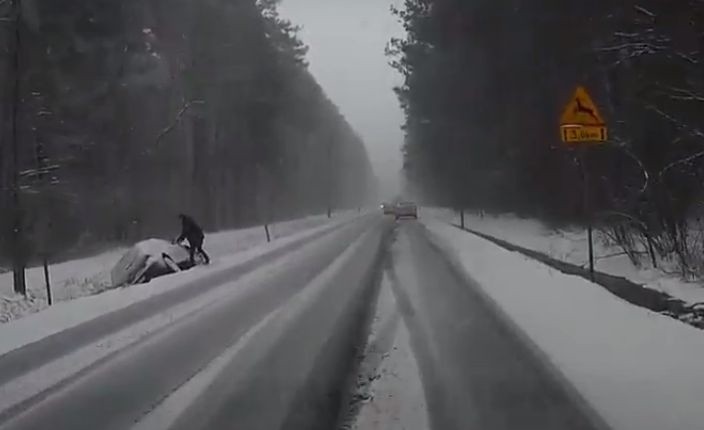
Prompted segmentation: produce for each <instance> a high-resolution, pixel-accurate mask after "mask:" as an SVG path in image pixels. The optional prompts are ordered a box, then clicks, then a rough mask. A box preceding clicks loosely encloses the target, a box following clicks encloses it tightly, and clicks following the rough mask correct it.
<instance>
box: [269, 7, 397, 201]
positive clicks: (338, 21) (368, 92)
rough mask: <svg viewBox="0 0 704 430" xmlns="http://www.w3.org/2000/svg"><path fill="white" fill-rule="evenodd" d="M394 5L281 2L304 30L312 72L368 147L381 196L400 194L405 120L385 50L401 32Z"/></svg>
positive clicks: (285, 12) (283, 10)
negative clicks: (402, 124) (393, 9)
mask: <svg viewBox="0 0 704 430" xmlns="http://www.w3.org/2000/svg"><path fill="white" fill-rule="evenodd" d="M395 2H396V0H283V1H282V3H281V6H280V9H279V10H280V13H281V15H282V16H283V17H285V18H288V19H290V20H291V21H293V22H294V23H295V24H299V25H301V26H303V30H302V31H301V33H300V36H301V38H302V39H303V41H304V42H305V43H306V44H307V45H308V46H309V47H310V51H309V52H308V61H309V63H310V70H311V71H312V72H313V75H315V77H316V79H317V80H318V82H319V83H320V85H321V86H322V87H323V88H324V89H325V92H326V93H327V94H328V96H329V97H330V98H331V99H332V100H333V102H335V104H337V106H338V107H339V108H340V111H341V112H342V113H343V114H344V115H345V117H346V118H347V120H348V121H349V123H350V124H351V125H352V127H354V129H355V130H356V131H357V132H358V133H359V134H360V135H361V136H362V138H363V139H364V142H365V143H366V145H367V150H368V152H369V156H370V158H371V159H372V163H373V164H374V170H375V172H376V174H377V176H378V177H379V179H380V180H381V181H382V186H383V189H382V193H383V194H385V196H387V197H388V195H389V193H391V192H395V191H396V190H398V188H399V177H400V176H399V172H400V169H401V145H402V143H403V133H402V131H401V130H400V126H401V123H402V121H403V114H402V112H401V109H400V107H399V104H398V101H397V99H396V96H395V94H394V93H393V87H394V85H397V84H399V83H400V82H401V77H400V76H399V75H398V73H397V72H396V71H394V70H393V69H392V68H391V67H390V66H389V65H388V59H387V58H386V57H385V56H384V48H385V46H386V43H387V42H388V40H389V39H390V38H391V37H394V36H401V35H402V34H403V29H402V28H401V26H400V24H399V23H398V22H397V21H396V19H395V18H394V17H393V16H392V15H391V13H390V12H389V7H390V5H391V4H392V3H395Z"/></svg>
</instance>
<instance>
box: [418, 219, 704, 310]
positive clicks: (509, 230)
mask: <svg viewBox="0 0 704 430" xmlns="http://www.w3.org/2000/svg"><path fill="white" fill-rule="evenodd" d="M424 213H427V214H428V216H430V217H431V218H435V219H438V220H442V221H445V222H448V223H454V224H459V222H460V221H459V215H458V214H457V212H455V211H452V210H449V209H438V208H427V209H424ZM465 225H466V226H467V228H470V229H472V230H476V231H479V232H481V233H484V234H488V235H490V236H494V237H496V238H498V239H502V240H505V241H507V242H510V243H512V244H514V245H518V246H521V247H523V248H528V249H532V250H535V251H538V252H542V253H544V254H547V255H549V256H550V257H552V258H555V259H557V260H562V261H566V262H568V263H573V264H576V265H579V266H582V267H587V265H588V262H589V256H588V251H587V249H588V246H587V234H586V232H585V231H584V230H582V229H581V228H577V227H574V228H564V229H559V230H558V229H552V228H549V227H547V226H545V225H544V224H542V223H541V222H540V221H537V220H534V219H527V218H519V217H517V216H514V215H498V216H497V215H485V216H484V217H481V216H479V215H478V214H475V213H465ZM594 237H595V240H594V255H595V259H596V263H595V268H596V270H598V271H600V272H604V273H608V274H610V275H615V276H623V277H624V278H626V279H628V280H630V281H632V282H635V283H636V284H641V285H643V286H645V287H647V288H652V289H654V290H657V291H662V292H664V293H667V294H669V295H671V296H673V297H675V298H678V299H680V300H682V301H684V302H686V303H690V304H693V303H699V302H704V285H702V284H701V282H694V281H687V280H683V279H681V278H680V277H679V276H677V275H676V274H669V273H664V272H663V271H662V270H659V269H655V268H653V267H652V265H651V264H650V262H649V261H647V259H644V260H643V261H642V265H641V267H636V266H634V265H633V263H632V262H631V261H630V260H629V259H628V257H627V256H626V255H623V250H621V249H620V248H619V247H617V246H612V245H608V244H607V243H606V240H605V239H604V238H602V237H601V235H600V233H599V232H598V231H597V232H595V236H594Z"/></svg>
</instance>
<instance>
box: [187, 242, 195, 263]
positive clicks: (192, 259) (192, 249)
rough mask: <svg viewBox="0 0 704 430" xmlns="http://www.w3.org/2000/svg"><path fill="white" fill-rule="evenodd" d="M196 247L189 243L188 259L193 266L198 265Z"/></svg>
mask: <svg viewBox="0 0 704 430" xmlns="http://www.w3.org/2000/svg"><path fill="white" fill-rule="evenodd" d="M195 257H196V246H195V244H193V243H191V242H190V241H189V242H188V259H189V261H190V262H191V266H195V264H196V258H195Z"/></svg>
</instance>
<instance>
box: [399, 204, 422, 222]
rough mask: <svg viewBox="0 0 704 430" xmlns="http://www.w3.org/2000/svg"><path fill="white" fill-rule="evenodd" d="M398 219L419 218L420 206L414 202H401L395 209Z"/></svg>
mask: <svg viewBox="0 0 704 430" xmlns="http://www.w3.org/2000/svg"><path fill="white" fill-rule="evenodd" d="M394 214H395V215H396V219H401V218H413V219H418V206H417V205H416V204H415V203H413V202H400V203H398V204H396V208H395V209H394Z"/></svg>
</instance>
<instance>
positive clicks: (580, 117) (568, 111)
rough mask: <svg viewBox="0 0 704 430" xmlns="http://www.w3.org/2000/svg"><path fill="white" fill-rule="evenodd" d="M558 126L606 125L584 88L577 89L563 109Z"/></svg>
mask: <svg viewBox="0 0 704 430" xmlns="http://www.w3.org/2000/svg"><path fill="white" fill-rule="evenodd" d="M560 125H606V124H605V122H604V118H602V117H601V114H600V113H599V109H598V108H597V107H596V104H594V101H593V100H592V98H591V97H590V96H589V94H588V93H587V90H585V89H584V87H577V90H576V91H575V92H574V96H572V99H571V100H570V102H569V103H567V107H565V110H564V112H563V113H562V117H561V118H560Z"/></svg>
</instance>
